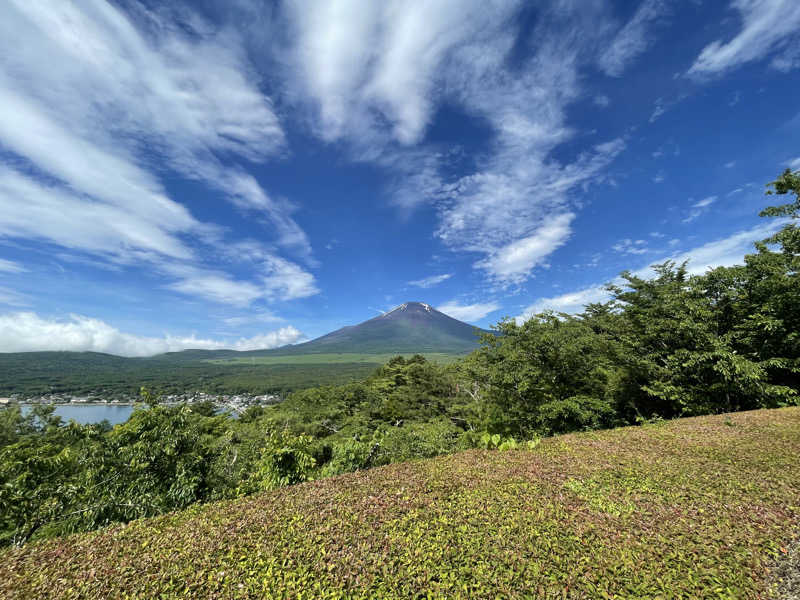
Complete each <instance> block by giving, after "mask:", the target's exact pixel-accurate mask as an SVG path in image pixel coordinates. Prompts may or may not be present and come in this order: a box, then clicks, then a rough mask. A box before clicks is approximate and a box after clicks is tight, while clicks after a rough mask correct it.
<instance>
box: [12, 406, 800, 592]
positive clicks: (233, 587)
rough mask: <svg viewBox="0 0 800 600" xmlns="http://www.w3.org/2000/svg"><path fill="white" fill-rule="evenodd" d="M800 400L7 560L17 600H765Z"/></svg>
mask: <svg viewBox="0 0 800 600" xmlns="http://www.w3.org/2000/svg"><path fill="white" fill-rule="evenodd" d="M799 454H800V408H790V409H780V410H772V411H756V412H750V413H739V414H734V415H731V416H729V417H724V416H713V417H702V418H694V419H685V420H680V421H673V422H668V423H664V424H657V425H648V426H645V427H640V428H625V429H617V430H613V431H605V432H594V433H586V434H577V435H569V436H562V437H557V438H552V439H548V440H544V441H543V442H542V444H541V445H540V446H539V447H538V448H537V449H536V450H533V451H527V450H525V451H511V452H503V453H500V452H482V451H470V452H464V453H460V454H457V455H454V456H448V457H442V458H439V459H434V460H428V461H420V462H413V463H404V464H398V465H391V466H388V467H384V468H380V469H374V470H371V471H366V472H359V473H355V474H351V475H345V476H341V477H337V478H332V479H327V480H321V481H316V482H312V483H310V484H305V485H299V486H294V487H291V488H286V489H283V490H278V491H275V492H271V493H266V494H261V495H258V496H253V497H249V498H244V499H240V500H238V501H232V502H224V503H219V504H212V505H207V506H201V507H197V508H194V509H191V510H189V511H185V512H182V513H175V514H171V515H166V516H163V517H159V518H155V519H149V520H143V521H138V522H134V523H132V524H130V525H128V526H127V527H124V526H117V527H113V528H110V529H107V530H104V531H101V532H95V533H93V534H86V535H78V536H72V537H69V538H66V539H63V540H51V541H47V542H43V543H38V544H34V545H31V546H28V547H25V548H22V549H13V550H7V551H5V552H3V553H0V597H3V598H73V597H86V598H116V597H123V596H124V597H137V598H153V597H156V596H157V592H161V593H163V596H158V597H192V598H239V597H242V598H244V597H249V598H261V597H266V598H272V597H275V598H284V597H291V598H333V597H365V598H377V597H380V598H389V597H402V598H411V597H425V596H424V595H421V596H416V595H417V594H421V593H423V592H430V593H431V596H432V597H437V598H438V597H448V598H459V597H472V598H476V597H479V598H489V597H501V598H526V597H548V598H549V597H559V598H561V597H570V598H573V597H574V598H584V597H587V598H589V597H590V598H604V597H615V598H632V597H640V598H657V597H660V598H737V599H738V598H757V597H760V594H762V593H763V591H764V590H765V586H766V583H764V581H765V577H766V576H767V571H766V565H768V564H769V562H770V561H771V560H772V559H773V558H774V557H775V555H779V554H780V553H781V548H783V547H784V546H785V545H786V544H787V543H788V542H789V541H790V539H791V538H792V537H795V536H797V534H798V533H800V460H798V455H799Z"/></svg>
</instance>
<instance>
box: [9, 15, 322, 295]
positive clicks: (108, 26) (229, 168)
mask: <svg viewBox="0 0 800 600" xmlns="http://www.w3.org/2000/svg"><path fill="white" fill-rule="evenodd" d="M125 8H126V11H127V12H123V11H122V10H121V9H119V8H117V7H116V6H114V5H112V4H109V3H107V2H105V1H103V0H76V1H75V2H59V3H56V4H50V5H44V4H38V3H30V2H23V1H21V0H20V1H17V0H12V1H11V2H9V3H6V4H5V5H4V6H3V8H2V9H0V55H2V56H3V59H2V64H1V65H0V66H1V67H2V68H0V105H2V106H3V110H2V111H0V144H2V146H3V149H4V151H6V152H7V153H8V156H9V159H8V160H7V162H6V164H5V165H4V166H0V236H2V237H7V238H12V239H24V240H39V241H45V242H47V243H50V244H55V245H59V246H62V247H64V248H68V249H70V250H71V251H77V252H81V253H86V254H90V255H93V257H94V258H96V259H100V260H105V261H110V262H112V263H114V264H115V265H117V266H118V265H120V264H124V265H133V264H138V263H141V262H142V261H144V262H145V263H148V264H150V265H152V267H154V268H153V269H151V271H152V272H153V273H157V274H162V275H163V274H168V273H169V272H170V271H180V270H184V271H187V270H194V271H195V272H197V273H201V272H203V271H205V272H206V273H205V274H201V275H197V276H196V277H195V281H194V285H191V282H188V281H186V278H185V277H184V278H183V279H180V280H178V281H173V282H171V283H168V284H167V287H170V289H173V290H177V291H181V292H184V293H192V291H194V293H196V294H197V295H198V297H202V298H205V299H209V300H212V301H216V302H227V303H234V304H236V305H237V306H240V305H243V303H246V302H249V301H254V300H256V299H268V300H269V299H276V298H280V299H291V298H297V297H304V295H308V294H309V293H316V291H317V290H316V287H315V286H314V284H313V276H312V275H311V274H310V273H308V272H307V271H305V270H304V269H302V268H301V267H300V266H298V265H296V264H294V263H291V262H290V261H288V260H287V259H284V258H281V257H280V256H278V254H277V249H276V247H280V248H284V249H286V250H288V251H290V252H292V253H294V254H296V255H297V256H298V257H300V258H301V259H302V260H304V261H306V263H307V264H312V265H313V264H314V261H313V258H312V256H311V245H310V242H309V240H308V238H307V236H306V234H305V232H304V231H303V230H302V229H301V228H300V227H299V225H298V224H297V223H296V222H295V221H294V220H293V218H292V216H291V215H292V213H293V212H294V210H295V209H294V206H292V204H291V203H290V202H288V201H286V200H283V199H280V198H274V197H273V196H271V195H270V194H268V193H267V192H266V191H265V190H264V189H263V187H262V186H261V185H260V183H259V182H258V181H257V180H256V179H255V178H254V177H253V176H252V175H251V174H249V173H248V172H247V171H246V170H245V169H244V168H243V167H242V166H240V165H239V164H238V162H237V161H255V162H260V161H264V160H267V159H269V158H273V157H280V156H281V155H282V154H283V153H284V152H285V150H286V138H285V134H284V131H283V129H282V127H281V124H280V123H279V121H278V117H277V115H276V113H275V111H274V108H273V104H272V101H271V99H270V98H269V97H267V96H266V95H264V94H263V93H262V92H261V90H260V89H259V86H258V80H259V78H258V76H257V74H256V72H255V70H254V68H253V67H252V65H251V64H250V62H249V60H248V58H247V55H246V52H245V48H244V45H243V41H242V40H241V39H240V38H239V36H238V35H237V34H236V33H235V32H234V31H233V30H232V29H224V28H214V27H212V26H210V25H209V24H208V23H206V22H204V21H203V20H202V19H201V18H200V17H198V16H197V15H196V14H190V13H180V11H179V9H175V10H174V11H173V12H171V13H170V15H169V16H166V15H165V14H162V13H160V12H157V11H153V10H148V9H146V8H144V7H143V6H142V5H139V4H136V3H133V4H129V5H126V7H125ZM176 15H177V17H178V18H177V19H176V18H175V17H176ZM167 170H169V171H171V172H172V173H169V174H170V175H172V174H174V173H177V174H178V175H181V176H182V177H184V178H186V179H193V180H198V181H200V182H202V183H204V184H206V185H207V186H208V187H209V188H210V189H211V190H212V191H216V192H218V193H219V195H220V196H221V197H222V198H224V199H226V200H227V201H229V202H230V203H231V204H232V205H233V206H235V207H237V208H238V209H239V210H241V211H244V212H246V213H248V215H251V216H255V220H256V221H260V222H262V223H263V225H264V230H265V232H269V234H270V235H265V236H264V237H265V238H268V239H267V240H265V243H263V244H261V253H262V254H263V255H264V258H263V261H262V262H263V267H262V268H261V269H260V270H259V271H257V273H258V279H257V280H256V281H254V282H239V283H238V292H240V295H233V294H231V293H229V292H230V291H231V285H232V284H231V281H232V280H233V278H232V277H231V276H229V275H227V274H221V275H220V274H219V272H220V271H222V270H224V269H225V268H226V267H227V265H225V264H219V263H216V264H207V263H209V262H214V261H215V260H216V259H215V256H216V255H219V254H220V253H221V249H224V248H227V247H229V246H230V245H231V244H230V242H226V241H225V239H224V238H225V236H226V235H227V231H226V228H224V227H220V226H217V225H215V224H213V223H204V222H201V221H200V220H198V219H197V218H195V217H194V216H193V215H192V213H191V211H190V209H189V207H188V202H187V200H186V199H182V202H179V201H177V200H175V199H174V198H172V197H170V195H169V194H168V193H167V191H166V190H165V187H164V185H163V184H162V181H161V180H162V178H163V177H164V176H165V174H166V173H167V172H168V171H167ZM209 249H213V251H212V252H209V251H208V250H209ZM262 273H263V274H262ZM226 282H227V283H226ZM226 287H227V288H229V289H228V290H226V289H224V288H226Z"/></svg>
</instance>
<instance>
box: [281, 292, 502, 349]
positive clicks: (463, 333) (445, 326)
mask: <svg viewBox="0 0 800 600" xmlns="http://www.w3.org/2000/svg"><path fill="white" fill-rule="evenodd" d="M479 333H486V331H485V330H482V329H478V328H477V327H474V326H472V325H470V324H468V323H464V322H463V321H459V320H458V319H454V318H453V317H449V316H447V315H446V314H444V313H443V312H440V311H438V310H436V309H435V308H433V307H432V306H431V305H430V304H425V303H424V302H405V303H404V304H401V305H400V306H397V307H396V308H393V309H392V310H390V311H389V312H386V313H384V314H382V315H379V316H377V317H375V318H373V319H370V320H368V321H364V322H363V323H360V324H358V325H351V326H348V327H342V328H341V329H337V330H336V331H333V332H331V333H328V334H326V335H323V336H322V337H319V338H317V339H315V340H312V341H310V342H306V343H304V344H297V345H295V346H285V347H283V348H280V349H276V350H273V351H272V353H274V354H316V353H326V352H332V353H350V352H353V353H366V354H383V353H394V352H396V353H402V354H408V353H412V352H444V353H448V354H460V353H465V352H470V351H472V350H474V349H475V348H476V347H477V346H478V334H479Z"/></svg>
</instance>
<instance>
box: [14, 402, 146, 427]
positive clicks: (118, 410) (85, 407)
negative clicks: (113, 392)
mask: <svg viewBox="0 0 800 600" xmlns="http://www.w3.org/2000/svg"><path fill="white" fill-rule="evenodd" d="M55 406H56V414H57V415H58V416H60V417H61V418H62V419H64V420H65V421H69V420H70V419H74V420H75V421H77V422H78V423H84V424H85V423H99V422H100V421H102V420H103V419H108V422H109V423H111V424H112V425H116V424H117V423H124V422H125V421H127V420H128V417H130V416H131V413H132V412H133V405H131V404H56V405H55ZM30 408H31V405H30V404H23V405H22V411H23V413H25V412H27V411H29V410H30Z"/></svg>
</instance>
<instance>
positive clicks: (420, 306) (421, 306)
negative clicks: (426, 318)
mask: <svg viewBox="0 0 800 600" xmlns="http://www.w3.org/2000/svg"><path fill="white" fill-rule="evenodd" d="M409 309H410V310H411V311H421V310H424V311H426V312H429V313H433V311H434V309H433V307H432V306H431V305H430V304H425V303H424V302H404V303H403V304H401V305H400V306H396V307H394V308H393V309H392V310H390V311H388V312H385V313H383V316H384V317H388V316H389V315H391V314H394V313H396V312H401V311H405V310H409Z"/></svg>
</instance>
